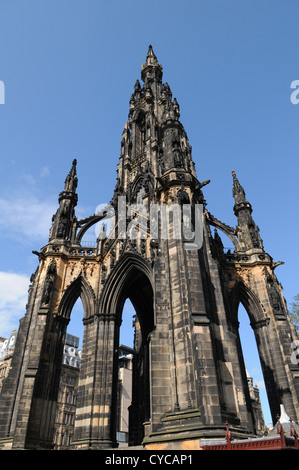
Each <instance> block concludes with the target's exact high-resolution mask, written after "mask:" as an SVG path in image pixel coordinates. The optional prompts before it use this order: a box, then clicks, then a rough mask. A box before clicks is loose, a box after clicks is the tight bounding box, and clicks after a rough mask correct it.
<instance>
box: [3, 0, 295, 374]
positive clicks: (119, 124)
mask: <svg viewBox="0 0 299 470" xmlns="http://www.w3.org/2000/svg"><path fill="white" fill-rule="evenodd" d="M298 17H299V3H298V2H297V1H296V0H287V1H285V0H281V1H278V0H250V1H249V0H244V1H240V0H209V1H206V0H187V1H186V0H184V1H182V0H159V1H157V0H152V1H151V2H148V1H143V0H139V1H135V0H128V1H126V2H124V1H119V0H84V1H83V0H51V1H49V0H42V1H37V0H2V1H1V3H0V45H1V47H0V81H1V82H3V83H4V85H5V104H3V105H0V165H1V172H0V211H1V217H0V243H1V247H2V250H1V264H0V336H8V335H9V334H10V331H11V329H12V328H18V320H19V318H20V317H22V316H23V314H24V306H25V304H26V297H27V289H28V280H29V277H30V275H31V273H32V272H34V271H35V269H36V266H37V258H36V256H35V255H33V254H32V250H39V249H40V248H41V247H42V246H43V245H45V244H46V243H47V240H48V233H49V228H50V225H51V217H52V215H53V214H54V213H55V212H56V209H57V203H58V202H57V199H58V194H59V192H60V191H61V190H62V189H63V184H64V179H65V177H66V174H67V173H68V171H69V169H70V166H71V162H72V160H73V158H77V160H78V165H77V172H78V178H79V184H78V195H79V202H78V208H77V214H78V216H79V217H86V216H89V215H91V214H92V213H94V211H95V209H96V207H97V205H98V204H101V203H104V202H107V201H109V200H110V199H111V196H112V191H113V188H114V185H115V181H116V165H117V162H118V158H119V152H120V140H121V134H122V130H123V127H124V124H125V121H126V120H127V116H128V111H129V99H130V97H131V94H132V92H133V88H134V84H135V81H136V79H137V78H138V79H140V70H141V64H142V62H144V61H145V57H146V53H147V50H148V46H149V44H152V45H153V49H154V52H155V53H156V55H157V57H158V60H159V62H160V63H161V64H162V66H163V71H164V75H163V80H164V82H166V81H167V82H168V83H169V85H170V87H171V90H172V92H173V96H175V97H176V98H177V100H178V103H179V104H180V111H181V122H182V124H183V125H184V127H185V129H186V132H187V134H188V137H189V141H190V144H191V145H192V147H193V159H194V161H195V164H196V170H197V176H198V178H199V180H201V181H203V180H205V179H210V180H211V183H210V184H209V185H208V186H206V187H205V188H204V189H205V191H204V194H205V198H206V200H207V203H208V210H209V211H210V212H211V213H212V214H213V215H214V216H215V217H217V218H218V219H220V220H222V221H223V222H225V223H227V224H229V225H233V226H235V225H236V219H235V216H234V214H233V198H232V176H231V170H232V169H234V170H235V171H236V173H237V176H238V177H239V179H240V182H241V184H242V185H243V186H244V188H245V191H246V195H247V198H248V200H249V201H250V202H251V204H252V206H253V216H254V219H255V221H256V223H257V224H258V225H259V227H260V230H261V236H262V238H263V240H264V245H265V249H266V251H267V252H268V253H269V254H270V255H271V256H272V257H273V258H274V261H279V260H282V261H284V262H285V264H284V265H283V266H280V267H279V268H277V271H276V273H277V276H278V278H279V280H280V282H281V283H282V285H283V287H284V295H285V297H286V299H287V301H288V302H289V303H290V302H291V301H292V298H293V297H294V296H295V295H296V294H297V293H298V292H299V286H298V244H297V238H298V229H299V222H298V154H299V132H298V130H299V104H298V105H294V104H292V103H291V100H290V96H291V92H292V90H291V88H290V86H291V83H292V81H294V80H297V79H299V65H298V63H299V62H298V44H299V29H298ZM249 371H250V370H249ZM250 372H251V371H250ZM256 380H257V381H258V380H259V378H257V379H256Z"/></svg>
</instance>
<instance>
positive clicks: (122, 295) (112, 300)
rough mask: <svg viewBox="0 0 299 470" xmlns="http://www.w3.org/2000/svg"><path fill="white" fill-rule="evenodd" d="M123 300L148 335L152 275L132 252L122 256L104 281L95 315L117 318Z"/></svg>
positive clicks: (145, 262)
mask: <svg viewBox="0 0 299 470" xmlns="http://www.w3.org/2000/svg"><path fill="white" fill-rule="evenodd" d="M127 298H129V299H130V301H131V302H132V304H133V306H134V308H135V310H136V312H137V313H138V316H139V319H140V323H141V328H142V329H143V331H144V332H145V334H148V333H150V331H151V330H152V329H153V327H154V323H155V318H154V305H153V304H154V298H153V272H152V269H151V267H150V265H149V263H148V262H147V261H146V260H145V259H144V258H142V257H141V256H140V255H139V254H137V253H133V252H127V253H124V254H123V256H122V257H121V258H120V260H119V261H118V263H117V264H116V265H115V267H114V269H113V271H112V272H111V274H110V276H109V277H108V278H107V281H106V283H105V286H104V290H103V292H102V295H101V300H100V305H99V312H102V313H107V314H108V313H115V314H116V315H117V317H120V316H121V313H122V309H123V306H124V303H125V300H126V299H127Z"/></svg>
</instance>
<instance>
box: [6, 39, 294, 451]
mask: <svg viewBox="0 0 299 470" xmlns="http://www.w3.org/2000/svg"><path fill="white" fill-rule="evenodd" d="M141 78H142V81H143V86H141V84H140V82H139V81H138V80H137V82H136V84H135V88H134V93H133V94H132V97H131V100H130V111H129V116H128V122H127V123H126V125H125V127H124V131H123V134H122V139H121V153H120V159H119V163H118V168H117V184H116V187H115V190H114V194H113V197H112V199H111V203H110V205H109V206H108V207H107V208H106V210H105V211H102V213H99V214H95V215H93V216H91V217H88V218H86V219H84V220H78V219H77V218H76V215H75V207H76V204H77V194H76V187H77V175H76V163H77V162H76V161H75V160H74V162H73V165H72V168H71V170H70V173H69V175H68V176H67V178H66V181H65V187H64V190H63V191H62V192H61V193H60V195H59V208H58V210H57V212H56V214H55V216H54V217H53V224H52V228H51V230H50V237H49V242H48V244H47V245H46V246H44V247H43V248H42V249H41V250H40V252H39V253H38V256H39V266H38V268H37V270H36V272H35V274H34V275H33V276H32V280H31V281H32V282H31V285H30V288H29V299H28V304H27V310H26V314H25V316H24V318H23V319H22V320H21V321H20V328H19V333H18V338H17V344H16V348H15V354H14V357H13V362H12V369H11V372H10V374H9V376H8V377H7V379H6V380H5V381H4V384H3V389H2V393H1V398H0V416H1V418H0V438H1V440H2V442H5V440H6V441H9V440H10V442H11V444H12V448H14V449H49V448H52V446H53V430H54V417H55V409H56V402H57V393H58V384H59V377H60V367H61V358H62V351H63V344H64V338H65V334H66V327H67V324H68V322H69V320H70V315H71V312H72V308H73V306H74V304H75V302H76V300H77V299H78V297H79V296H80V297H81V300H82V304H83V309H84V318H83V324H84V337H83V346H82V365H81V370H80V378H79V389H78V399H77V409H76V420H75V430H74V436H73V440H72V448H73V449H104V448H111V447H113V446H115V445H116V421H117V409H116V403H117V399H116V398H117V377H118V376H117V370H118V346H119V329H120V325H121V321H122V310H123V306H124V303H125V301H126V299H127V298H129V299H130V300H131V302H132V304H133V305H134V308H135V310H136V321H135V355H134V360H133V363H134V365H133V385H132V386H133V398H132V405H131V407H130V429H129V436H130V437H129V439H130V444H131V445H141V444H142V445H143V446H145V447H146V448H148V449H151V448H159V446H162V447H163V448H173V449H176V448H180V446H182V445H188V447H189V448H194V449H197V448H199V447H200V439H201V438H204V437H210V438H213V437H215V438H217V437H220V436H221V437H223V436H224V435H225V423H226V422H228V423H229V424H230V428H231V432H232V435H233V436H235V437H239V438H246V437H247V436H250V435H251V436H252V435H255V433H256V423H255V420H254V413H253V410H252V408H251V401H250V396H249V390H248V384H247V378H246V369H245V366H244V360H243V356H242V350H241V344H240V338H239V333H238V306H239V303H240V302H241V303H242V304H243V305H244V307H245V308H246V310H247V312H248V315H249V317H250V321H251V325H252V328H253V330H254V333H255V337H256V342H257V347H258V351H259V355H260V358H261V364H262V369H263V373H264V377H265V383H266V388H267V392H268V396H269V402H270V407H271V412H272V416H273V420H274V421H275V418H276V414H277V413H279V409H280V404H283V405H284V406H285V409H286V412H287V413H288V415H289V416H290V417H292V419H294V420H297V421H298V420H299V406H298V395H299V370H298V366H297V365H294V364H292V361H291V354H292V347H291V344H292V341H294V339H296V337H295V333H294V329H293V327H292V325H291V324H290V321H289V318H288V314H287V308H286V304H285V300H284V297H283V294H282V288H281V285H280V284H279V282H278V281H277V278H276V276H275V274H274V269H275V267H276V266H277V264H279V263H274V262H273V260H272V258H271V256H270V255H269V254H267V253H266V252H265V251H264V247H263V243H262V240H261V238H260V234H259V229H258V227H257V226H256V224H255V222H254V220H253V218H252V208H251V205H250V203H249V202H248V201H247V199H246V196H245V192H244V189H243V188H242V186H241V185H240V183H239V181H238V179H237V177H236V174H235V173H234V172H233V197H234V200H235V206H234V211H235V214H236V217H237V227H236V228H233V227H229V226H228V225H226V224H224V223H222V222H220V221H219V220H218V219H216V218H215V217H214V216H213V215H211V214H210V213H209V212H208V210H207V206H206V202H205V199H204V196H203V189H202V188H203V187H204V186H205V184H207V183H208V181H204V182H200V181H199V180H198V179H197V176H196V172H195V167H194V163H193V161H192V156H191V147H190V145H189V141H188V137H187V134H186V132H185V130H184V127H183V125H182V124H181V122H180V120H179V117H180V112H179V105H178V103H177V101H176V99H175V98H174V99H173V97H172V93H171V90H170V87H169V85H168V84H167V83H165V84H164V83H163V82H162V67H161V65H160V64H159V63H158V61H157V58H156V56H155V54H154V52H153V49H152V47H151V46H150V47H149V51H148V54H147V57H146V62H145V64H143V65H142V71H141ZM184 209H185V211H184ZM108 218H109V221H110V232H109V233H106V231H107V227H105V226H103V230H102V231H101V232H100V235H99V238H98V243H97V246H96V247H94V248H84V247H83V246H82V245H83V244H82V243H81V240H82V237H83V235H84V233H85V232H86V231H87V230H88V229H89V228H90V227H91V226H92V225H93V224H96V223H98V222H99V221H100V220H103V221H104V222H107V220H108ZM165 220H166V223H165ZM211 227H213V229H212V228H211ZM215 227H216V231H215V235H213V234H212V232H214V228H215ZM217 230H221V231H223V232H224V233H225V234H226V235H227V236H228V237H229V238H230V240H231V241H232V242H233V244H234V251H233V253H225V251H224V249H223V245H222V242H221V239H220V237H219V235H218V232H217ZM192 237H193V238H192ZM160 448H161V447H160Z"/></svg>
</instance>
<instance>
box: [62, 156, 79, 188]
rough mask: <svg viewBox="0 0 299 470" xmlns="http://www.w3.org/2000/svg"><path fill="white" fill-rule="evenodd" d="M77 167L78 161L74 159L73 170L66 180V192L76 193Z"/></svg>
mask: <svg viewBox="0 0 299 470" xmlns="http://www.w3.org/2000/svg"><path fill="white" fill-rule="evenodd" d="M76 166H77V159H76V158H74V160H73V163H72V168H71V169H70V172H69V174H68V175H67V177H66V179H65V186H64V191H72V192H75V191H76V188H77V184H78V179H77V172H76Z"/></svg>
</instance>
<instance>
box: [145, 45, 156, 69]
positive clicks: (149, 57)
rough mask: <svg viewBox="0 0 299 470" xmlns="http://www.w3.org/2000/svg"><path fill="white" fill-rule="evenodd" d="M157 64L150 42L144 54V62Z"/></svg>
mask: <svg viewBox="0 0 299 470" xmlns="http://www.w3.org/2000/svg"><path fill="white" fill-rule="evenodd" d="M156 64H158V59H157V57H156V55H155V53H154V51H153V47H152V45H151V44H150V45H149V48H148V52H147V56H146V64H145V65H156Z"/></svg>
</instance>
